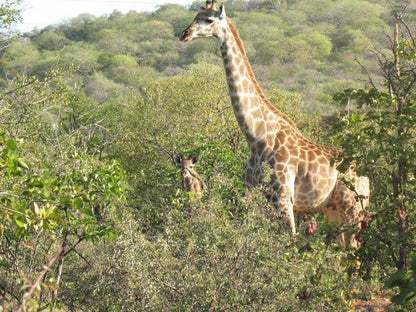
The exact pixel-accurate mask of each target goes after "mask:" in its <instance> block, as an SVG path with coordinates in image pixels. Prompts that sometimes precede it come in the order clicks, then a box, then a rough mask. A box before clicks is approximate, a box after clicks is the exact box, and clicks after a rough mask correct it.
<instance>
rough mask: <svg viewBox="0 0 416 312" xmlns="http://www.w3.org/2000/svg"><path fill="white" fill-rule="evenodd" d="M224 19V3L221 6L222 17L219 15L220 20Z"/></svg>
mask: <svg viewBox="0 0 416 312" xmlns="http://www.w3.org/2000/svg"><path fill="white" fill-rule="evenodd" d="M224 17H225V7H224V3H223V4H221V6H220V15H219V18H220V19H223V18H224Z"/></svg>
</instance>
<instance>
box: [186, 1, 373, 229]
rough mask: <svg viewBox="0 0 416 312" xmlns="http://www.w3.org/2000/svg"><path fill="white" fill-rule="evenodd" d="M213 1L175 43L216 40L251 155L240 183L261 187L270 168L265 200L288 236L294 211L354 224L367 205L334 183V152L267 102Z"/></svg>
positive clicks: (230, 26)
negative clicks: (265, 168)
mask: <svg viewBox="0 0 416 312" xmlns="http://www.w3.org/2000/svg"><path fill="white" fill-rule="evenodd" d="M215 2H216V1H207V6H206V8H205V9H204V10H203V11H201V12H200V13H198V15H197V16H196V17H195V19H194V21H193V22H192V24H191V25H190V26H189V27H188V28H187V29H185V30H184V31H183V33H182V36H181V38H180V40H181V41H191V40H192V39H195V38H204V37H216V38H217V39H218V43H219V47H220V50H221V55H222V58H223V62H224V67H225V72H226V77H227V84H228V89H229V94H230V97H231V103H232V107H233V110H234V114H235V116H236V119H237V121H238V124H239V126H240V128H241V130H242V131H243V133H244V134H245V137H246V140H247V142H248V144H249V146H250V150H251V154H250V158H249V160H248V162H247V164H246V166H245V168H244V171H243V178H244V182H245V184H246V185H248V186H255V185H257V184H259V183H261V182H262V178H263V165H264V164H268V165H269V166H270V168H271V181H270V183H269V184H268V190H267V192H266V193H267V197H268V199H269V202H270V203H271V204H272V205H274V206H275V207H276V208H278V209H279V211H280V213H281V215H282V217H283V218H284V219H286V220H287V222H288V225H289V230H290V233H291V234H292V235H295V234H296V228H295V219H294V212H301V213H311V212H315V211H318V210H322V211H323V212H324V214H325V215H326V216H327V217H328V219H329V221H330V222H333V223H347V224H358V223H359V221H360V220H361V219H362V218H363V217H364V207H366V206H367V204H368V201H367V200H365V199H364V200H362V201H357V199H356V198H357V197H356V196H355V193H354V192H353V191H351V190H350V189H348V188H347V187H346V186H345V185H344V184H343V183H342V182H341V181H340V180H339V172H338V170H337V169H336V164H334V163H333V160H334V158H336V155H337V154H338V153H339V150H336V149H332V148H328V147H325V146H321V145H318V144H315V143H313V142H311V141H309V140H308V139H306V138H305V137H304V136H303V135H302V134H301V132H300V131H299V130H298V128H297V127H296V125H295V123H294V122H293V121H292V120H291V119H290V118H289V117H287V116H286V115H285V114H283V113H282V112H280V111H279V110H278V109H277V108H275V107H274V106H273V105H272V104H271V103H270V102H269V101H268V100H267V99H266V97H265V95H264V93H263V91H262V90H261V88H260V86H259V84H258V82H257V81H256V78H255V76H254V73H253V70H252V68H251V65H250V63H249V61H248V58H247V55H246V52H245V50H244V46H243V43H242V40H241V38H240V36H239V34H238V32H237V30H236V28H235V26H234V24H233V23H232V22H231V20H230V19H229V18H228V17H226V15H225V10H224V6H223V5H222V6H221V7H220V9H219V10H217V9H216V8H215ZM357 178H361V177H357ZM364 179H366V178H364ZM359 195H363V197H368V195H369V194H359Z"/></svg>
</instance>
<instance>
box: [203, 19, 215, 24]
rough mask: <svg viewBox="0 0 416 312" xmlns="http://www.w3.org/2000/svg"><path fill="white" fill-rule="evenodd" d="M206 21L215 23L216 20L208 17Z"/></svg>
mask: <svg viewBox="0 0 416 312" xmlns="http://www.w3.org/2000/svg"><path fill="white" fill-rule="evenodd" d="M205 22H206V23H208V24H211V23H213V22H214V20H213V19H211V18H207V19H206V20H205Z"/></svg>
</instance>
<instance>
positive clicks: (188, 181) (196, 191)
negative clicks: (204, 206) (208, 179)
mask: <svg viewBox="0 0 416 312" xmlns="http://www.w3.org/2000/svg"><path fill="white" fill-rule="evenodd" d="M198 160H199V158H198V156H193V155H191V156H189V157H188V158H185V156H183V155H174V161H175V163H176V165H177V166H178V167H179V168H180V169H181V173H182V185H183V188H184V190H185V192H191V193H192V194H193V195H195V196H196V197H200V196H201V195H202V192H203V191H204V189H205V185H204V182H203V181H202V179H201V177H200V175H199V174H198V172H196V171H195V169H194V167H195V165H196V163H197V162H198Z"/></svg>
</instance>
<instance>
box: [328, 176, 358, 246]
mask: <svg viewBox="0 0 416 312" xmlns="http://www.w3.org/2000/svg"><path fill="white" fill-rule="evenodd" d="M356 197H357V196H356V193H355V192H354V191H352V190H350V189H349V188H348V187H347V186H345V185H344V184H343V183H338V185H337V187H336V189H335V190H334V194H333V198H332V201H331V202H330V203H329V204H328V206H327V207H325V208H324V209H322V212H323V213H324V215H325V217H326V218H327V220H328V222H329V223H332V224H336V225H347V229H346V230H345V231H343V232H342V233H341V234H340V236H339V237H338V240H339V241H340V243H341V244H343V245H348V246H350V247H352V248H357V247H358V246H359V245H360V243H359V241H358V240H357V235H356V234H355V233H351V232H353V230H354V228H355V229H356V230H359V229H360V228H361V222H360V221H361V220H362V219H363V218H364V207H363V205H362V203H361V201H360V200H357V198H356Z"/></svg>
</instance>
